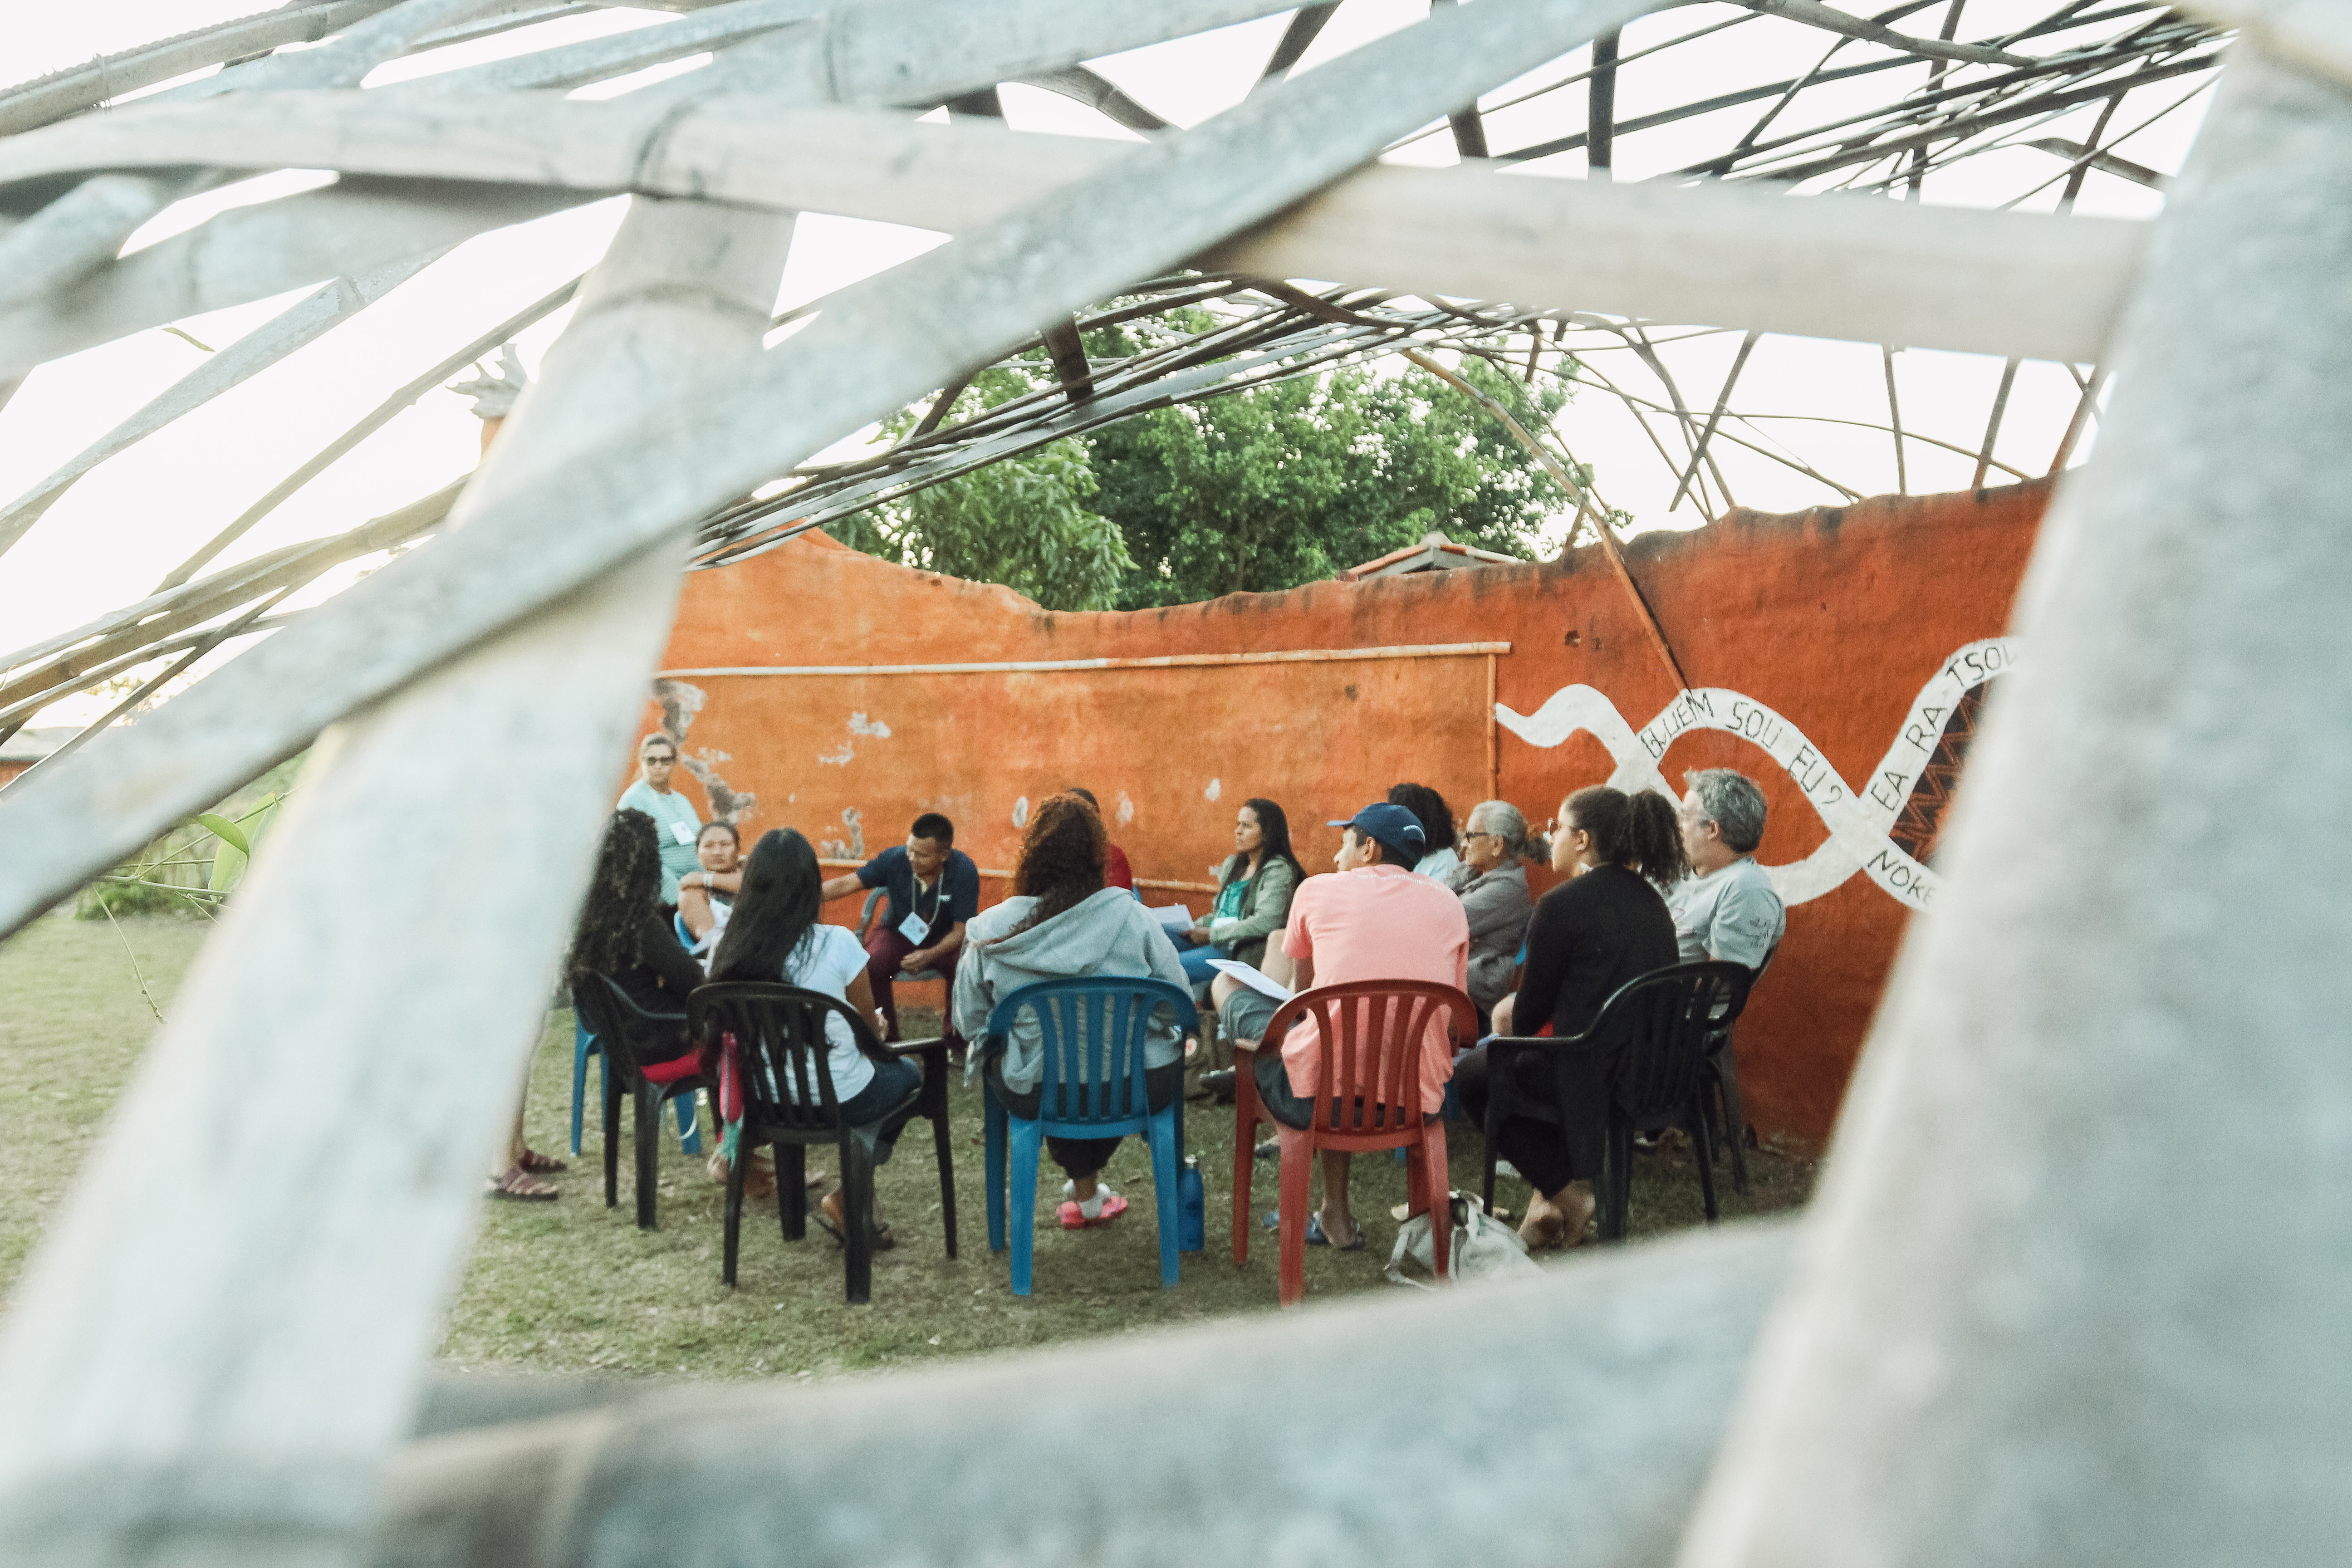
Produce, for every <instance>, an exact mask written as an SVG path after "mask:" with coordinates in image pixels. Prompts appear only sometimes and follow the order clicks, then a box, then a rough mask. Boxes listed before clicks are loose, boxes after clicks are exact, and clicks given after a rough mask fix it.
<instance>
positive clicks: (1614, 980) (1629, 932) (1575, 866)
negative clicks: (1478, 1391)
mask: <svg viewBox="0 0 2352 1568" xmlns="http://www.w3.org/2000/svg"><path fill="white" fill-rule="evenodd" d="M1554 824H1555V830H1554V832H1553V834H1552V838H1551V864H1552V869H1554V870H1555V871H1561V872H1565V873H1566V874H1567V876H1568V880H1566V881H1564V882H1562V883H1560V884H1559V886H1557V887H1555V888H1553V889H1551V890H1550V891H1549V892H1548V893H1546V894H1545V895H1544V896H1543V899H1542V900H1541V901H1540V902H1539V903H1538V904H1537V905H1536V909H1535V914H1534V917H1533V918H1532V919H1531V920H1530V921H1528V964H1527V973H1525V974H1523V975H1522V976H1521V977H1520V980H1519V989H1518V993H1517V995H1515V996H1512V997H1509V998H1507V999H1506V1000H1505V1002H1504V1003H1503V1004H1501V1005H1497V1007H1496V1016H1495V1030H1496V1033H1497V1034H1504V1035H1517V1036H1527V1035H1533V1034H1536V1033H1537V1032H1538V1030H1540V1029H1542V1028H1543V1027H1544V1026H1549V1028H1550V1032H1551V1034H1552V1036H1553V1037H1554V1038H1557V1039H1566V1038H1568V1037H1570V1036H1574V1035H1580V1034H1582V1033H1583V1032H1584V1030H1585V1029H1586V1028H1587V1027H1588V1026H1591V1022H1592V1020H1593V1018H1594V1017H1595V1016H1598V1015H1599V1013H1600V1011H1601V1004H1602V1003H1603V1002H1605V1001H1607V1000H1608V999H1609V996H1610V994H1612V992H1614V991H1615V990H1616V989H1617V988H1618V987H1619V986H1621V985H1622V984H1625V983H1626V982H1627V981H1629V980H1633V979H1637V978H1639V977H1640V976H1642V975H1644V974H1647V973H1650V972H1651V971H1653V970H1657V969H1664V968H1666V967H1668V966H1669V965H1671V964H1673V963H1675V962H1677V961H1678V960H1679V959H1680V958H1681V956H1682V949H1681V946H1680V944H1679V943H1678V942H1676V941H1675V918H1674V916H1673V915H1672V914H1670V913H1668V912H1667V910H1666V900H1665V894H1664V889H1666V888H1670V887H1672V886H1674V884H1675V883H1676V882H1677V881H1680V880H1681V879H1683V877H1684V876H1685V875H1686V874H1687V873H1688V869H1689V862H1688V861H1687V860H1686V859H1685V858H1684V854H1683V838H1682V829H1681V827H1680V826H1679V825H1678V824H1677V823H1676V822H1675V808H1674V807H1673V805H1669V804H1668V803H1667V801H1666V799H1665V797H1664V796H1663V795H1655V794H1653V793H1651V792H1649V791H1646V790H1645V791H1643V793H1641V794H1640V795H1626V794H1625V793H1624V792H1623V791H1622V790H1614V789H1611V788H1609V787H1608V786H1607V785H1605V784H1604V785H1601V786H1599V787H1596V788H1593V789H1580V790H1578V791H1577V792H1576V793H1575V794H1574V795H1570V796H1569V797H1568V799H1566V800H1565V801H1563V802H1561V803H1560V808H1559V816H1558V817H1556V818H1555V819H1554ZM1552 1070H1554V1069H1553V1066H1552V1064H1550V1063H1548V1062H1542V1061H1538V1059H1537V1058H1533V1057H1528V1056H1523V1057H1521V1058H1518V1062H1517V1068H1516V1071H1517V1082H1518V1084H1519V1085H1520V1087H1521V1088H1523V1089H1527V1090H1528V1091H1529V1092H1530V1093H1532V1094H1535V1095H1538V1096H1540V1097H1542V1098H1544V1099H1546V1100H1549V1098H1550V1092H1551V1089H1550V1079H1549V1074H1550V1072H1551V1071H1552ZM1559 1070H1562V1071H1568V1072H1578V1073H1582V1074H1583V1075H1584V1076H1585V1079H1586V1080H1587V1081H1583V1082H1580V1083H1579V1084H1576V1085H1574V1086H1572V1088H1571V1094H1570V1103H1571V1106H1572V1107H1573V1109H1574V1110H1577V1111H1578V1112H1579V1113H1580V1114H1578V1115H1577V1116H1576V1118H1575V1120H1574V1124H1573V1125H1570V1126H1563V1125H1561V1124H1559V1122H1556V1121H1535V1120H1533V1119H1531V1118H1526V1117H1513V1118H1510V1119H1509V1120H1507V1121H1504V1122H1503V1124H1502V1125H1501V1126H1500V1127H1499V1128H1497V1129H1496V1139H1495V1152H1496V1153H1497V1154H1498V1155H1499V1156H1501V1157H1502V1158H1503V1159H1506V1160H1508V1161H1509V1162H1510V1163H1512V1165H1513V1166H1515V1167H1516V1168H1517V1171H1518V1173H1519V1174H1520V1175H1522V1176H1524V1177H1526V1178H1527V1180H1528V1185H1529V1186H1531V1187H1533V1188H1534V1189H1535V1196H1534V1197H1533V1198H1532V1199H1531V1200H1530V1201H1529V1202H1528V1215H1527V1220H1526V1223H1524V1224H1522V1225H1521V1226H1519V1237H1520V1239H1521V1240H1523V1241H1525V1242H1526V1243H1527V1244H1528V1246H1529V1247H1563V1246H1565V1247H1574V1246H1577V1245H1578V1244H1580V1242H1582V1241H1583V1240H1584V1233H1585V1227H1586V1226H1588V1225H1590V1224H1591V1220H1592V1212H1593V1208H1594V1201H1593V1195H1592V1181H1591V1178H1592V1177H1593V1176H1595V1175H1596V1174H1598V1173H1600V1169H1601V1142H1602V1140H1603V1138H1604V1136H1605V1134H1606V1132H1607V1128H1608V1111H1609V1107H1608V1089H1609V1086H1608V1079H1607V1074H1606V1071H1605V1064H1603V1063H1601V1062H1597V1061H1593V1060H1591V1059H1590V1058H1578V1059H1577V1060H1575V1061H1573V1062H1570V1063H1568V1064H1564V1065H1563V1066H1562V1067H1561V1068H1559ZM1486 1071H1487V1068H1486V1050H1485V1048H1484V1047H1481V1048H1479V1049H1477V1050H1475V1051H1472V1052H1470V1053H1469V1054H1468V1055H1466V1056H1465V1057H1464V1058H1462V1059H1461V1060H1460V1061H1459V1062H1457V1063H1455V1064H1454V1086H1455V1088H1456V1089H1457V1090H1458V1091H1459V1092H1460V1094H1461V1097H1462V1109H1463V1110H1465V1111H1466V1112H1467V1113H1468V1114H1469V1116H1470V1119H1471V1121H1473V1122H1475V1123H1477V1124H1479V1125H1481V1126H1483V1125H1484V1124H1485V1122H1486V1092H1487V1089H1486V1084H1487V1079H1486Z"/></svg>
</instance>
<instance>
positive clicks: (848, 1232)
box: [841, 1134, 874, 1307]
mask: <svg viewBox="0 0 2352 1568" xmlns="http://www.w3.org/2000/svg"><path fill="white" fill-rule="evenodd" d="M841 1234H842V1237H843V1239H844V1242H845V1247H844V1250H845V1252H846V1253H847V1254H848V1256H847V1258H845V1260H844V1263H845V1279H844V1282H843V1283H844V1286H845V1289H846V1291H847V1294H848V1298H849V1304H850V1305H851V1306H853V1307H863V1306H865V1305H866V1304H867V1303H869V1302H870V1301H872V1300H874V1148H873V1145H872V1144H870V1143H868V1142H866V1140H865V1139H863V1138H860V1137H857V1136H856V1135H855V1134H852V1135H851V1136H850V1137H847V1138H845V1139H843V1140H842V1143H841Z"/></svg>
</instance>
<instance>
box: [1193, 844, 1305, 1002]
mask: <svg viewBox="0 0 2352 1568" xmlns="http://www.w3.org/2000/svg"><path fill="white" fill-rule="evenodd" d="M1306 875H1307V874H1306V872H1304V871H1302V870H1301V869H1300V868H1299V865H1298V857H1297V856H1296V855H1294V854H1292V853H1291V850H1290V819H1289V818H1288V817H1286V816H1283V814H1282V807H1280V806H1278V805H1275V804H1274V802H1272V801H1270V800H1250V801H1244V803H1243V804H1242V808H1241V810H1240V811H1239V812H1237V813H1235V814H1234V856H1233V858H1232V859H1230V860H1228V861H1226V862H1225V868H1224V873H1223V876H1222V877H1220V878H1219V879H1218V886H1217V901H1216V903H1215V905H1214V906H1213V908H1212V909H1211V910H1210V911H1209V918H1208V920H1207V921H1205V922H1204V923H1202V924H1201V925H1196V926H1194V927H1193V928H1192V930H1191V931H1185V932H1182V933H1181V934H1180V935H1179V936H1178V937H1177V938H1176V947H1177V950H1178V956H1179V957H1181V959H1182V960H1183V961H1184V973H1186V974H1187V975H1189V976H1191V977H1192V983H1193V984H1195V985H1205V984H1208V983H1209V981H1210V980H1211V979H1213V978H1214V976H1215V973H1216V971H1214V970H1213V969H1211V968H1210V967H1209V960H1211V959H1213V958H1230V959H1232V960H1234V962H1235V963H1246V964H1249V965H1251V966H1252V967H1253V968H1255V967H1257V966H1258V964H1259V961H1260V960H1262V959H1264V958H1265V939H1266V938H1267V937H1269V936H1271V935H1273V934H1274V933H1275V932H1276V931H1280V930H1281V929H1282V928H1283V925H1284V923H1285V922H1286V921H1288V920H1289V919H1290V895H1291V894H1292V893H1294V892H1296V891H1297V889H1298V884H1299V883H1300V882H1301V881H1302V880H1304V879H1305V878H1306Z"/></svg>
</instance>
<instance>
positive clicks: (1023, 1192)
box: [984, 975, 1200, 1296]
mask: <svg viewBox="0 0 2352 1568" xmlns="http://www.w3.org/2000/svg"><path fill="white" fill-rule="evenodd" d="M1163 1005H1164V1006H1166V1007H1168V1008H1170V1009H1171V1011H1172V1012H1174V1014H1175V1015H1176V1026H1177V1029H1178V1031H1179V1032H1180V1033H1181V1034H1188V1035H1189V1034H1191V1033H1192V1032H1193V1031H1194V1030H1195V1029H1197V1028H1198V1027H1199V1026H1200V1017H1199V1015H1198V1014H1197V1013H1196V1012H1195V1011H1194V1010H1193V1006H1192V998H1191V997H1190V996H1188V995H1186V994H1184V991H1183V988H1182V987H1181V986H1176V985H1171V984H1168V983H1167V982H1166V981H1164V980H1149V979H1142V978H1137V977H1129V976H1126V975H1095V976H1091V977H1089V978H1087V979H1083V980H1045V981H1040V982H1038V983H1037V984H1034V985H1024V986H1023V987H1021V988H1020V989H1019V990H1018V991H1015V992H1013V994H1011V995H1009V996H1006V997H1005V998H1004V999H1003V1001H1001V1002H999V1003H998V1004H997V1005H996V1007H995V1010H994V1011H992V1013H990V1014H989V1016H988V1041H987V1045H986V1047H984V1048H986V1049H990V1050H996V1051H1001V1050H1003V1048H1004V1042H1005V1037H1006V1036H1007V1035H1009V1034H1010V1033H1011V1032H1012V1029H1013V1020H1014V1018H1016V1017H1018V1016H1020V1015H1021V1014H1022V1013H1024V1012H1027V1013H1030V1014H1033V1015H1034V1016H1035V1017H1036V1019H1037V1025H1038V1027H1039V1028H1040V1029H1042V1030H1043V1031H1044V1032H1045V1074H1044V1077H1043V1078H1042V1079H1040V1081H1039V1083H1038V1093H1037V1109H1038V1110H1039V1112H1040V1114H1039V1115H1038V1117H1037V1119H1036V1120H1035V1121H1027V1120H1024V1118H1021V1117H1018V1116H1015V1115H1013V1113H1012V1112H1011V1111H1009V1110H1006V1109H1005V1107H1004V1104H1003V1101H1001V1100H998V1099H997V1098H996V1094H995V1091H994V1090H993V1089H991V1090H989V1092H988V1097H987V1099H988V1104H987V1129H988V1143H987V1183H988V1248H989V1250H990V1251H991V1252H1002V1251H1003V1250H1004V1243H1005V1235H1004V1232H1005V1207H1006V1199H1007V1188H1006V1172H1005V1154H1006V1150H1007V1146H1008V1145H1009V1146H1010V1149H1011V1152H1012V1182H1011V1191H1012V1192H1013V1193H1014V1194H1018V1195H1019V1203H1020V1205H1021V1207H1020V1212H1021V1215H1022V1217H1023V1223H1022V1224H1020V1225H1018V1226H1013V1294H1014V1295H1016V1296H1026V1295H1027V1294H1029V1283H1030V1268H1031V1263H1032V1261H1033V1259H1034V1256H1035V1253H1036V1247H1037V1232H1036V1223H1035V1215H1036V1212H1037V1157H1038V1152H1039V1151H1040V1149H1041V1148H1042V1147H1043V1146H1044V1143H1045V1135H1046V1134H1047V1133H1051V1134H1053V1135H1054V1136H1055V1137H1056V1138H1113V1137H1119V1136H1123V1135H1125V1134H1127V1133H1129V1132H1139V1133H1141V1134H1142V1135H1143V1137H1144V1141H1145V1142H1147V1143H1148V1144H1150V1149H1151V1190H1152V1197H1153V1201H1154V1204H1155V1205H1156V1206H1157V1208H1158V1209H1159V1221H1160V1284H1161V1285H1163V1286H1173V1285H1174V1284H1175V1283H1176V1241H1177V1228H1178V1215H1179V1211H1180V1209H1181V1199H1180V1197H1179V1195H1178V1194H1177V1190H1176V1170H1177V1166H1178V1164H1179V1163H1181V1150H1180V1147H1179V1146H1180V1145H1181V1143H1182V1142H1183V1139H1184V1120H1183V1111H1184V1099H1183V1096H1181V1095H1178V1096H1177V1097H1176V1098H1175V1099H1174V1100H1172V1101H1171V1103H1170V1104H1169V1105H1168V1106H1167V1108H1166V1109H1164V1110H1150V1109H1148V1108H1149V1106H1150V1099H1149V1097H1148V1095H1147V1093H1146V1091H1145V1088H1144V1077H1143V1074H1144V1065H1143V1047H1144V1040H1145V1038H1146V1037H1147V1035H1148V1034H1149V1032H1150V1023H1151V1016H1152V1014H1153V1013H1155V1012H1156V1011H1158V1010H1159V1008H1160V1007H1161V1006H1163ZM1121 1089H1125V1090H1126V1095H1125V1097H1124V1098H1125V1103H1126V1104H1127V1105H1129V1106H1132V1107H1134V1108H1135V1109H1134V1110H1132V1111H1129V1110H1121V1109H1119V1105H1120V1100H1121V1095H1120V1092H1119V1091H1120V1090H1121Z"/></svg>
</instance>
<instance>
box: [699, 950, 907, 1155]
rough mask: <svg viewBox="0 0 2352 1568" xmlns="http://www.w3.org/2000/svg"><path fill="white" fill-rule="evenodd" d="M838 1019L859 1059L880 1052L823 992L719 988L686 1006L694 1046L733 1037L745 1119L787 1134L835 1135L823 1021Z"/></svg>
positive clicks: (733, 984) (838, 1124)
mask: <svg viewBox="0 0 2352 1568" xmlns="http://www.w3.org/2000/svg"><path fill="white" fill-rule="evenodd" d="M836 1014H838V1015H839V1016H841V1017H842V1018H844V1019H845V1020H846V1021H847V1023H848V1025H849V1029H850V1034H851V1036H852V1037H854V1038H855V1039H856V1041H857V1044H858V1047H859V1048H860V1049H861V1050H863V1051H864V1052H865V1053H866V1054H867V1055H869V1056H871V1055H874V1054H877V1053H878V1052H879V1051H880V1049H881V1047H880V1045H879V1044H878V1043H877V1041H876V1040H875V1037H874V1031H873V1029H872V1027H871V1026H868V1025H867V1024H866V1020H864V1019H863V1018H860V1017H859V1016H857V1013H856V1009H854V1008H852V1007H850V1006H848V1005H845V1004H844V1003H842V1002H840V1001H838V1000H836V999H835V998H834V997H831V996H827V995H825V994H824V993H822V992H818V991H806V990H803V989H802V988H800V987H799V986H796V985H785V984H780V983H777V982H772V981H722V982H718V983H714V984H709V985H705V986H702V987H700V988H699V989H698V990H697V991H696V992H695V993H694V994H693V995H692V996H691V997H689V998H688V1003H687V1020H688V1029H689V1030H690V1031H691V1032H692V1034H693V1036H694V1037H695V1038H697V1039H701V1040H712V1039H716V1038H718V1037H719V1036H720V1035H721V1034H727V1033H731V1034H733V1035H734V1037H735V1043H736V1047H737V1048H738V1050H739V1051H740V1053H741V1061H742V1070H743V1097H744V1100H745V1101H746V1107H745V1118H746V1120H748V1121H757V1122H759V1123H760V1124H761V1125H762V1126H768V1127H778V1128H782V1129H786V1130H788V1131H794V1132H807V1133H821V1134H828V1135H829V1134H834V1133H837V1132H838V1131H840V1130H841V1128H842V1121H841V1097H840V1095H839V1094H838V1093H837V1092H836V1090H835V1087H834V1082H833V1051H832V1044H831V1042H830V1041H828V1040H827V1039H826V1038H825V1023H826V1020H828V1019H829V1018H831V1017H833V1016H835V1015H836Z"/></svg>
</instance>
